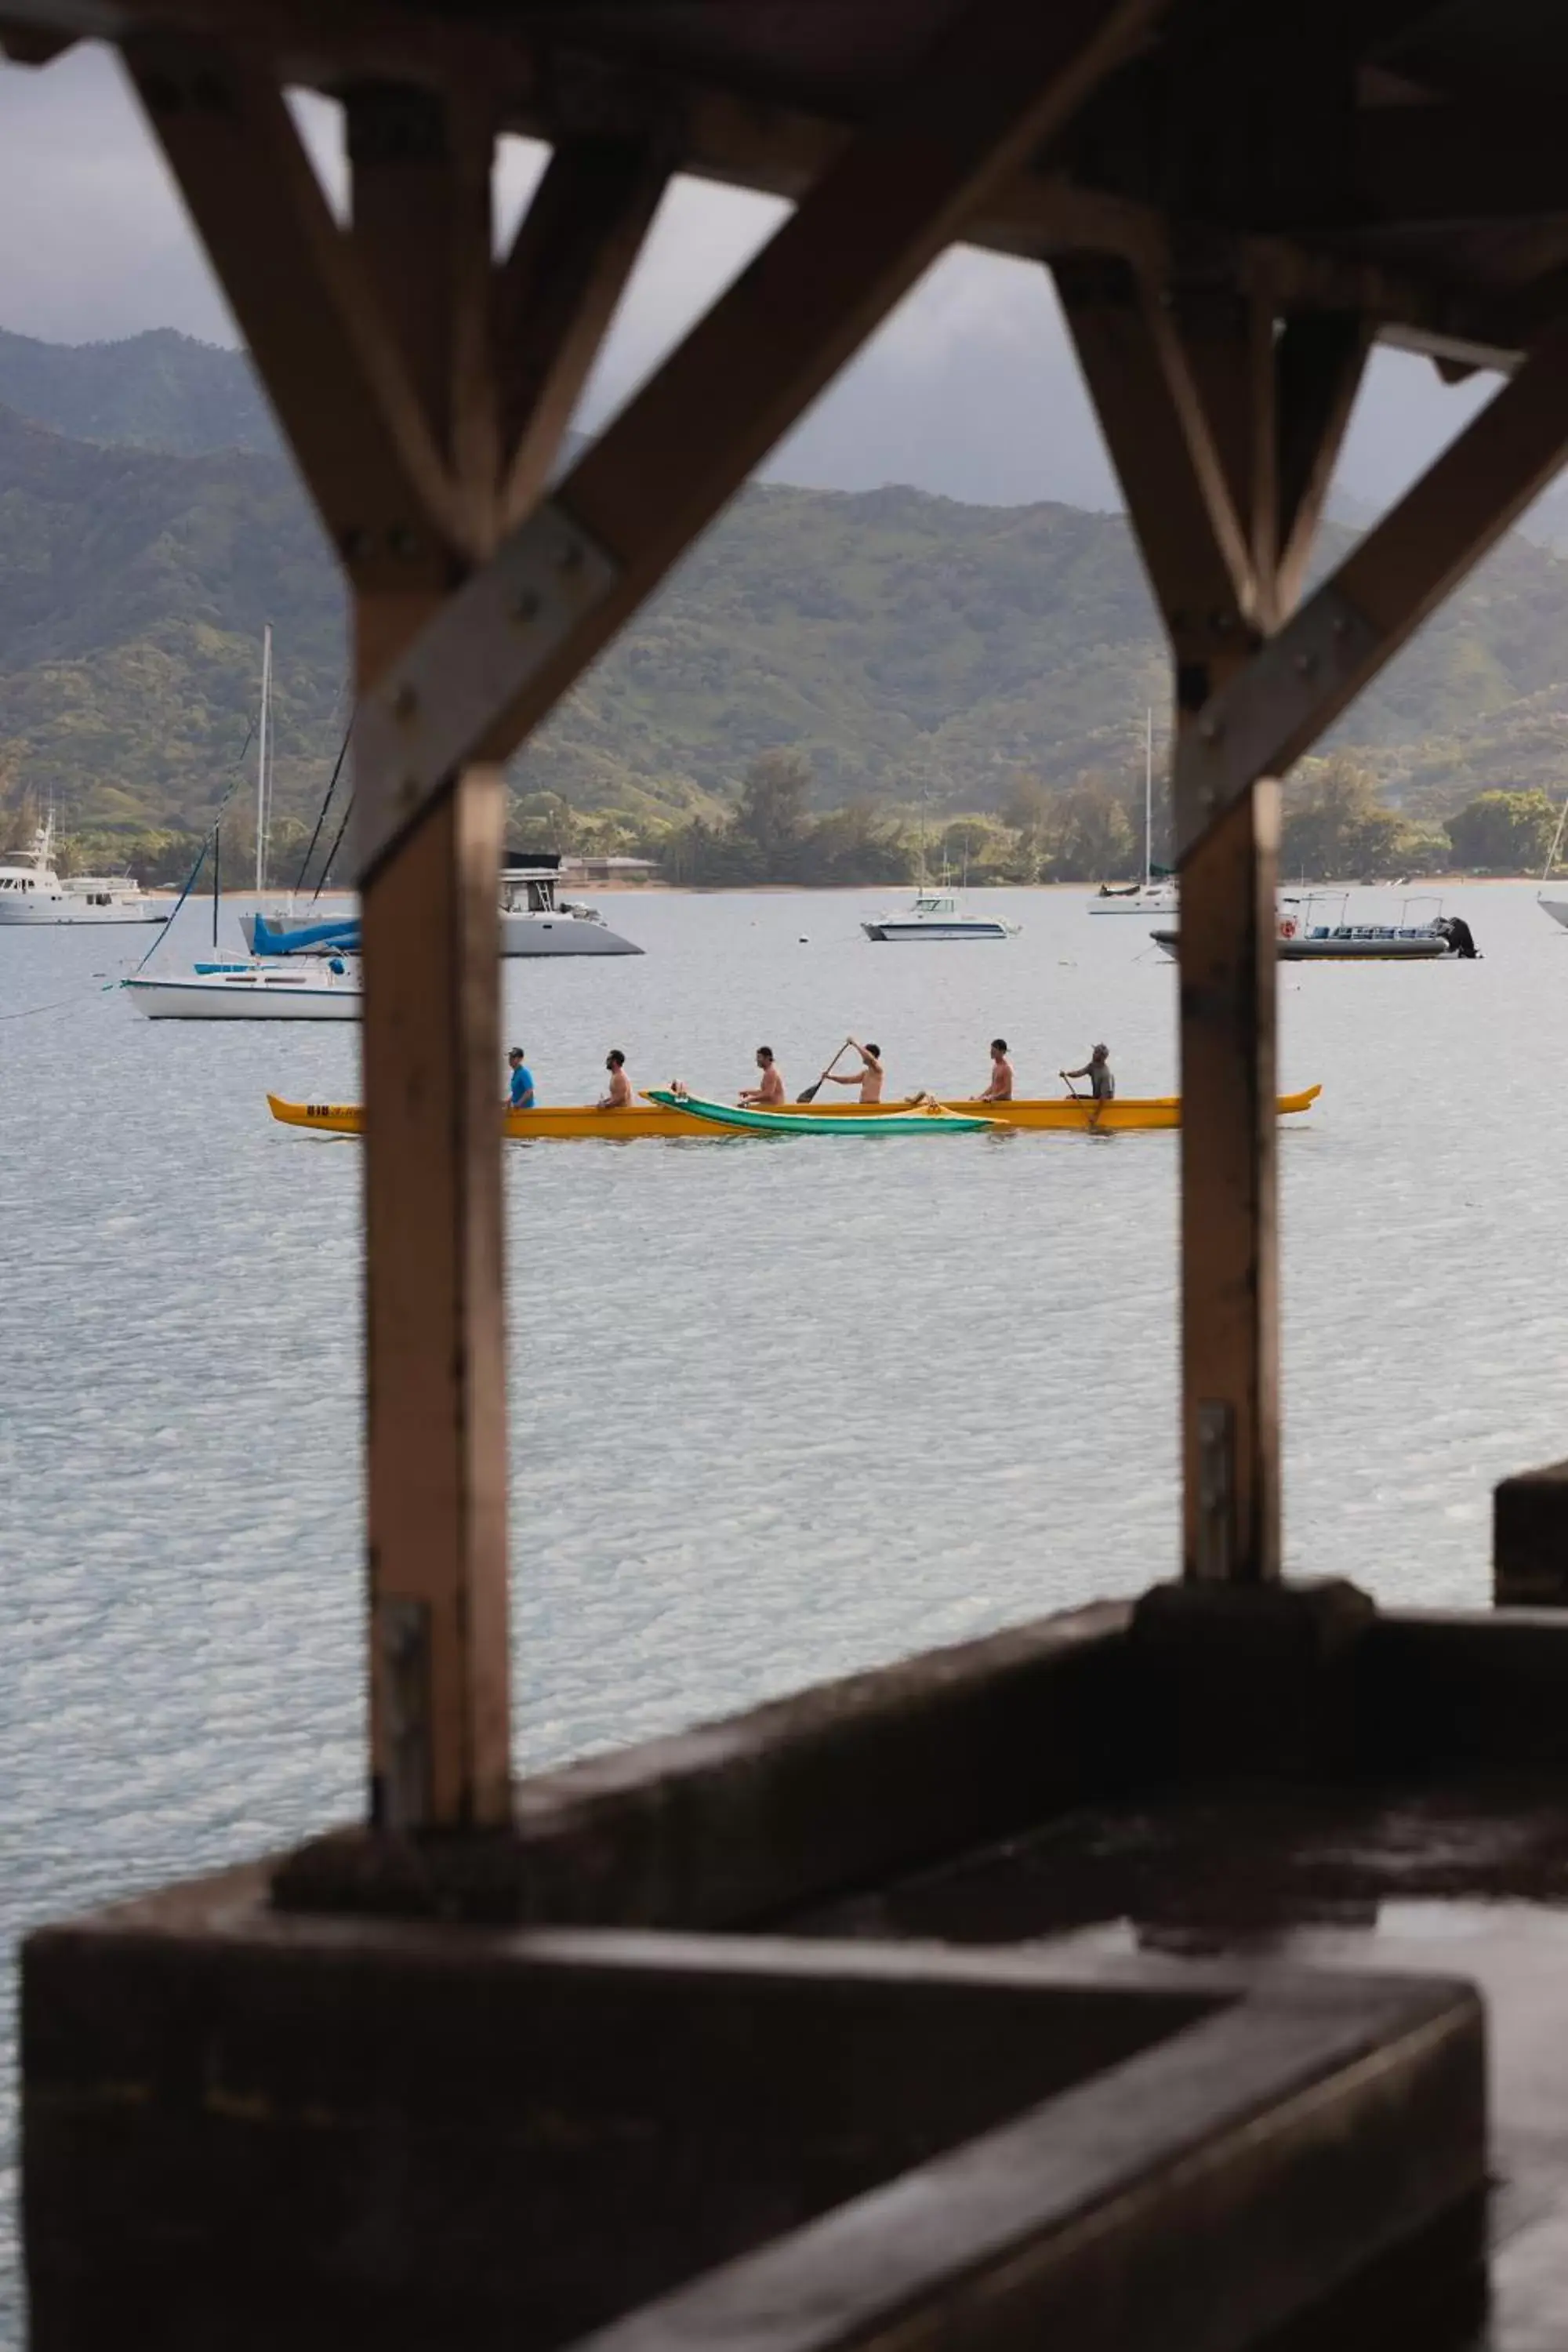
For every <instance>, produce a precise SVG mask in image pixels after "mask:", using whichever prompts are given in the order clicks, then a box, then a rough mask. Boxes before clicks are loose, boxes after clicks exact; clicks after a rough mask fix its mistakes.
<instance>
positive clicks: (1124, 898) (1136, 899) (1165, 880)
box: [1089, 710, 1180, 915]
mask: <svg viewBox="0 0 1568 2352" xmlns="http://www.w3.org/2000/svg"><path fill="white" fill-rule="evenodd" d="M1153 847H1154V713H1153V712H1152V710H1146V711H1145V712H1144V714H1143V879H1142V882H1128V883H1125V884H1123V885H1122V886H1121V887H1118V886H1117V885H1115V884H1114V883H1110V882H1102V883H1101V884H1100V889H1099V891H1098V893H1097V894H1096V896H1095V897H1094V898H1091V899H1090V900H1089V913H1090V914H1091V915H1173V914H1174V913H1175V912H1176V909H1177V907H1178V905H1179V904H1180V901H1179V900H1178V898H1177V896H1176V886H1175V883H1174V882H1173V880H1172V879H1171V877H1170V876H1169V875H1160V876H1159V877H1156V875H1155V872H1154V867H1153V864H1152V856H1153Z"/></svg>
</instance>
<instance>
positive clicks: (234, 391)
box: [0, 327, 279, 457]
mask: <svg viewBox="0 0 1568 2352" xmlns="http://www.w3.org/2000/svg"><path fill="white" fill-rule="evenodd" d="M0 405H4V406H5V407H6V408H9V409H13V410H14V411H15V412H16V415H18V416H25V417H26V418H27V419H28V420H29V422H30V423H32V424H34V425H47V426H48V427H49V428H50V430H51V431H52V432H56V433H65V434H68V435H69V436H71V437H72V438H73V439H75V440H78V441H129V442H131V443H132V445H133V446H137V447H140V448H143V449H165V450H169V451H171V452H173V453H174V455H175V456H178V457H197V456H199V455H201V454H202V453H203V452H204V451H205V450H209V449H266V450H269V451H276V450H277V448H278V446H279V442H278V433H277V428H276V426H275V425H273V422H272V415H271V411H270V410H269V409H268V405H267V403H266V401H265V400H264V399H263V397H262V394H261V388H260V386H259V384H258V382H257V380H256V375H255V373H254V371H253V369H252V367H251V364H250V362H249V360H248V359H247V357H246V355H245V353H244V352H234V351H225V350H223V349H221V348H220V347H219V346H218V345H217V344H216V343H198V342H197V341H195V339H194V337H192V336H190V335H177V334H176V333H175V332H174V329H173V328H172V327H157V328H154V329H153V330H152V331H150V332H149V333H147V334H144V335H130V336H127V337H126V338H125V339H124V341H121V342H117V343H41V342H38V341H36V340H35V339H34V338H33V337H32V336H31V335H12V334H7V333H5V332H4V331H0Z"/></svg>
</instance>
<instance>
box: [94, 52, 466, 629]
mask: <svg viewBox="0 0 1568 2352" xmlns="http://www.w3.org/2000/svg"><path fill="white" fill-rule="evenodd" d="M125 58H126V63H127V65H128V67H129V68H130V72H131V77H132V81H133V83H134V84H135V87H136V89H137V93H138V95H139V96H140V98H141V100H142V105H143V107H144V109H145V110H146V113H147V118H148V121H149V122H150V123H151V125H152V128H153V132H154V133H155V135H156V137H157V139H158V142H159V144H160V146H161V147H162V148H163V153H164V156H165V157H166V159H167V161H168V163H169V166H170V169H171V170H172V172H173V173H174V178H175V180H176V181H177V183H178V184H179V187H180V190H181V193H182V194H183V195H184V199H185V202H186V204H187V205H188V206H189V207H190V211H191V214H192V216H193V218H194V220H195V225H196V227H197V230H198V231H199V233H200V235H201V237H202V239H203V242H204V243H205V247H206V248H207V251H208V253H209V255H210V256H211V257H212V260H213V263H214V266H215V267H216V269H217V272H218V276H219V278H221V280H222V282H223V287H224V291H225V293H226V296H227V298H228V300H229V303H230V306H231V308H232V309H233V310H234V313H235V317H236V319H237V321H238V324H239V327H240V330H241V332H242V333H243V334H244V336H245V339H246V341H247V344H248V345H249V348H250V351H251V354H252V356H253V357H254V359H255V361H256V363H257V365H258V368H259V370H260V372H261V374H262V376H263V379H264V381H265V383H266V384H267V389H268V394H269V396H270V398H271V401H272V404H273V406H274V407H275V408H276V409H277V411H278V414H279V419H280V421H281V423H282V425H283V428H284V431H285V432H286V434H287V435H288V437H289V444H290V446H291V447H292V449H293V451H294V454H295V457H297V458H298V460H299V462H300V467H301V469H302V471H303V473H304V475H305V478H306V481H307V483H308V484H309V486H310V491H311V493H312V495H313V497H314V498H315V500H316V503H317V505H318V507H319V508H320V509H321V514H322V517H323V520H325V522H326V525H327V528H328V530H330V532H331V535H332V538H333V540H334V541H335V542H336V544H337V546H338V549H339V551H340V552H341V554H342V557H343V560H344V562H345V563H347V565H348V567H349V569H350V571H351V572H352V573H353V576H354V577H355V578H356V579H357V580H359V581H362V582H363V583H366V584H367V585H372V586H376V587H379V588H383V589H386V590H390V591H392V592H393V593H397V592H400V591H406V590H408V589H410V588H413V587H415V586H416V585H418V584H420V583H426V584H428V583H434V582H441V581H444V580H445V579H446V578H447V576H448V575H449V572H450V566H451V561H452V557H453V554H454V551H458V550H460V549H461V548H462V545H463V536H464V534H463V523H462V515H461V511H460V508H459V506H458V499H457V498H456V496H455V493H454V490H453V486H452V483H451V479H450V476H449V473H448V470H447V466H446V464H445V462H444V459H443V457H442V454H441V452H440V450H439V449H438V447H437V444H436V441H435V439H434V437H433V436H432V433H431V430H430V425H429V423H428V421H427V418H426V414H425V411H424V408H423V406H422V404H421V402H420V399H419V395H418V391H417V388H416V385H415V384H414V383H413V382H412V381H411V379H410V376H409V373H408V369H407V366H406V364H405V358H404V354H403V352H401V350H400V349H399V346H398V342H397V340H396V338H395V335H394V334H393V332H392V331H391V330H390V328H389V326H388V324H387V321H386V320H385V317H384V313H383V312H382V310H381V308H380V306H379V304H378V303H377V302H376V301H375V299H374V297H373V294H372V291H371V289H370V288H369V286H368V284H367V283H366V280H365V278H364V273H363V269H362V268H360V267H359V265H358V262H357V259H356V257H355V255H354V252H353V247H351V245H350V242H349V240H348V238H347V237H345V236H344V235H343V234H342V230H340V228H339V227H338V226H337V223H336V222H335V221H334V220H333V218H332V215H331V210H330V209H329V207H328V205H327V201H326V198H325V196H324V195H323V194H322V193H321V186H320V184H319V183H318V181H317V179H316V174H315V172H314V169H313V168H312V166H311V163H310V157H309V156H308V155H307V153H306V152H305V149H304V145H303V142H301V140H300V134H299V132H298V131H297V130H296V129H295V127H294V122H293V119H292V117H291V116H290V114H289V110H288V107H287V105H286V104H285V103H284V100H283V96H282V93H281V91H280V90H279V89H278V88H277V87H276V85H275V84H274V83H273V82H272V81H271V80H270V79H268V76H267V75H266V74H265V73H263V72H261V71H258V69H257V68H254V67H252V66H250V65H248V64H246V63H244V62H242V61H241V60H240V59H238V58H235V57H233V56H230V55H229V54H227V53H226V51H225V50H224V49H222V48H221V47H217V46H216V45H213V44H199V43H196V42H195V41H191V40H187V39H184V38H183V37H164V36H160V35H154V34H147V35H138V36H136V37H134V38H133V39H132V40H130V41H128V42H127V43H126V45H125Z"/></svg>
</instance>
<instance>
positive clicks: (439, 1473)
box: [347, 88, 511, 1830]
mask: <svg viewBox="0 0 1568 2352" xmlns="http://www.w3.org/2000/svg"><path fill="white" fill-rule="evenodd" d="M347 115H348V127H349V154H350V161H351V165H352V189H353V231H352V234H353V243H354V247H355V249H356V251H357V252H358V254H359V256H360V257H361V260H362V264H363V268H364V271H365V274H366V278H367V279H368V281H369V282H370V284H371V285H372V286H373V287H374V289H375V290H376V295H377V299H378V301H379V305H380V309H381V312H382V315H383V316H384V318H385V319H386V320H388V322H389V324H390V325H391V328H392V331H393V333H394V335H395V339H396V341H397V344H398V348H399V350H400V351H401V352H402V354H403V359H404V363H405V366H406V367H407V369H408V372H409V374H410V378H411V380H412V381H413V383H415V385H416V389H417V392H418V395H419V399H420V404H421V408H422V413H423V414H424V415H425V416H426V418H427V419H428V421H429V424H430V426H431V430H432V436H433V437H434V439H435V441H436V444H437V448H438V449H439V450H440V452H441V454H442V456H443V458H444V460H445V462H446V463H447V466H448V467H449V468H450V471H451V474H452V476H453V478H454V479H455V481H456V482H457V484H458V486H459V489H460V494H461V496H462V497H463V499H464V503H465V507H466V517H465V520H466V522H467V526H468V529H467V531H466V534H465V535H466V537H467V538H468V543H469V544H470V545H471V546H474V547H476V548H480V547H483V546H484V545H486V544H487V543H488V542H489V538H490V536H491V533H492V530H493V525H494V520H495V512H496V488H497V480H496V478H497V471H498V467H499V441H498V438H497V434H496V429H495V428H496V404H495V376H494V371H493V368H492V366H491V364H490V352H489V334H488V325H489V288H490V209H489V155H490V142H489V136H488V133H482V134H480V137H479V141H478V142H475V141H474V140H473V138H472V137H471V136H468V137H465V136H464V135H463V132H464V130H465V128H466V126H462V125H459V124H456V123H454V122H452V121H450V120H449V119H448V114H447V109H446V108H445V107H443V106H442V105H441V104H440V103H439V101H437V100H434V99H432V98H430V97H428V96H427V95H426V94H425V93H423V92H420V91H415V90H404V89H383V88H372V89H356V90H353V91H351V92H350V93H349V96H348V100H347ZM476 143H477V144H478V146H479V154H476V152H475V147H476ZM480 154H482V164H481V162H480ZM487 418H488V429H487ZM438 601H439V600H438V597H437V596H434V595H431V594H426V595H424V596H420V595H403V596H399V595H395V594H387V593H383V594H380V595H378V594H376V593H374V592H373V591H363V592H362V593H360V594H359V595H358V597H357V599H356V604H355V659H356V676H357V682H358V685H359V688H360V690H361V692H362V693H363V692H364V691H365V690H366V689H368V688H372V687H374V684H375V683H376V681H377V680H378V679H379V678H380V677H382V676H383V675H384V673H385V671H386V670H387V669H388V668H389V667H390V666H391V665H392V663H393V662H394V661H395V659H396V657H397V656H398V655H399V654H400V653H401V652H402V650H403V648H404V646H405V644H406V643H407V641H408V639H409V637H410V636H411V635H414V634H415V632H416V630H417V629H418V628H419V627H420V626H421V625H423V624H424V623H425V622H426V620H427V619H428V618H429V615H430V614H431V612H432V611H433V610H434V609H436V607H437V603H438ZM360 783H361V787H362V788H364V787H365V786H369V787H370V788H372V789H374V778H362V779H360ZM505 800H506V796H505V787H504V783H503V781H502V778H501V775H500V771H499V770H497V769H495V768H482V767H470V768H468V769H465V770H463V771H462V772H459V773H458V774H457V775H456V776H455V777H454V778H453V779H452V781H451V782H450V784H449V786H448V789H447V791H446V792H445V793H443V794H442V795H441V796H440V797H439V798H438V799H437V801H436V802H435V803H433V805H432V806H431V807H430V808H429V809H428V810H427V811H426V814H425V816H424V818H423V820H422V822H421V823H420V824H419V825H418V826H417V827H416V830H415V831H414V832H413V833H411V834H410V835H408V837H407V838H406V839H405V841H404V842H403V843H402V844H401V845H400V846H399V849H398V853H397V855H396V856H394V857H391V858H388V859H387V860H386V861H385V862H384V864H383V865H382V866H379V867H378V868H377V870H376V871H375V872H374V874H373V875H370V876H368V877H366V879H365V883H364V888H363V918H362V919H363V933H364V949H365V1001H364V1104H365V1339H366V1362H367V1398H366V1409H367V1426H368V1447H369V1475H368V1489H369V1491H368V1511H369V1533H370V1600H371V1753H372V1767H371V1786H372V1814H373V1818H374V1820H375V1821H377V1822H380V1823H381V1824H382V1825H383V1826H384V1827H387V1828H391V1829H395V1830H402V1829H413V1828H419V1827H423V1826H426V1825H427V1824H437V1825H444V1826H459V1827H460V1826H483V1825H486V1824H498V1823H501V1822H505V1821H506V1820H507V1819H508V1818H509V1816H510V1801H511V1800H510V1749H511V1719H510V1655H509V1636H508V1594H507V1541H506V1538H507V1528H506V1362H505V1330H504V1291H503V1282H502V1230H501V1197H500V1068H501V1049H500V986H499V972H500V961H499V958H500V924H499V918H498V911H497V910H498V890H499V882H498V877H499V875H500V862H501V848H502V831H503V825H504V818H505Z"/></svg>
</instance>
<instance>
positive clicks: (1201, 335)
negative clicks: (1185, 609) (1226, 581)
mask: <svg viewBox="0 0 1568 2352" xmlns="http://www.w3.org/2000/svg"><path fill="white" fill-rule="evenodd" d="M1165 315H1166V316H1168V320H1169V328H1170V329H1173V331H1167V332H1166V333H1165V335H1164V336H1163V338H1158V336H1157V348H1158V350H1159V355H1160V359H1161V362H1162V365H1163V369H1164V372H1165V374H1166V377H1167V380H1168V382H1169V385H1170V391H1171V394H1172V404H1173V408H1174V410H1175V413H1176V414H1177V415H1178V416H1180V417H1182V418H1183V419H1184V425H1185V432H1186V435H1187V437H1188V439H1189V441H1191V440H1192V438H1193V436H1194V430H1196V432H1197V433H1198V434H1199V435H1200V436H1206V439H1207V442H1208V443H1209V445H1211V446H1212V448H1213V452H1214V456H1215V458H1216V459H1217V461H1218V464H1219V467H1220V471H1221V473H1222V475H1223V477H1224V480H1225V486H1226V490H1227V491H1228V493H1229V504H1230V508H1231V510H1232V512H1233V513H1234V516H1235V520H1236V528H1237V531H1238V532H1239V535H1240V538H1241V541H1242V545H1243V548H1244V550H1245V568H1244V572H1243V575H1242V576H1243V578H1244V579H1245V581H1246V583H1247V592H1248V594H1247V601H1248V607H1249V610H1250V614H1251V617H1252V618H1253V619H1254V620H1255V621H1256V623H1257V624H1258V625H1259V626H1260V627H1265V628H1271V627H1272V626H1273V625H1274V620H1275V614H1274V582H1275V576H1276V572H1277V570H1278V562H1279V549H1278V547H1277V545H1276V543H1275V541H1276V532H1277V530H1278V527H1279V479H1278V450H1277V447H1276V435H1275V407H1276V401H1275V343H1274V311H1273V307H1272V305H1271V303H1269V302H1268V300H1266V299H1264V298H1263V296H1262V294H1261V293H1260V292H1259V291H1258V289H1256V288H1253V287H1224V288H1213V287H1182V288H1179V289H1175V290H1174V291H1173V294H1172V296H1171V299H1170V304H1169V310H1168V313H1167V314H1165ZM1194 414H1195V415H1196V417H1197V419H1198V423H1197V425H1196V426H1195V427H1194V422H1193V417H1194ZM1204 458H1205V449H1204V446H1203V441H1202V439H1200V440H1199V442H1198V444H1197V446H1195V447H1194V450H1193V462H1194V467H1197V469H1198V470H1199V472H1200V478H1201V473H1202V467H1203V463H1204ZM1226 520H1228V519H1226Z"/></svg>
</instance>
